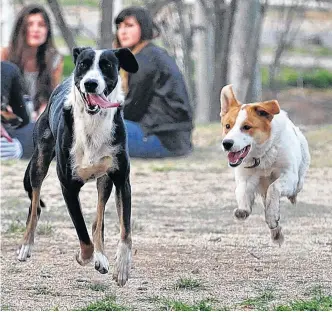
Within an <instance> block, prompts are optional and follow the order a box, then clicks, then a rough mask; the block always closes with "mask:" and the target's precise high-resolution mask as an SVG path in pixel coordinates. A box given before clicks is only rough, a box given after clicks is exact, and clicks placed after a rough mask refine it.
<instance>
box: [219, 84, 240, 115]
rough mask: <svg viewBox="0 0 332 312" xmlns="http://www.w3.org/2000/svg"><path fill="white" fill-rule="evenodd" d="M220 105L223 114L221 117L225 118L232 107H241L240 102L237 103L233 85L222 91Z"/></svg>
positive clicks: (225, 87)
mask: <svg viewBox="0 0 332 312" xmlns="http://www.w3.org/2000/svg"><path fill="white" fill-rule="evenodd" d="M220 104H221V112H220V117H222V116H224V115H225V114H227V112H228V111H229V109H230V108H231V107H232V106H239V105H240V104H239V102H238V101H237V99H236V97H235V95H234V92H233V87H232V85H231V84H230V85H227V86H224V87H223V88H222V89H221V92H220Z"/></svg>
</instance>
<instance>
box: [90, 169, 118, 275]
mask: <svg viewBox="0 0 332 312" xmlns="http://www.w3.org/2000/svg"><path fill="white" fill-rule="evenodd" d="M112 187H113V183H112V181H111V179H110V178H109V176H107V175H104V176H102V177H100V178H98V179H97V190H98V204H97V216H96V220H95V221H94V223H93V226H92V236H93V243H94V245H95V252H94V263H95V269H96V270H97V271H98V272H99V273H101V274H106V273H108V270H109V262H108V259H107V257H106V256H105V254H104V212H105V205H106V203H107V201H108V199H109V197H110V195H111V192H112Z"/></svg>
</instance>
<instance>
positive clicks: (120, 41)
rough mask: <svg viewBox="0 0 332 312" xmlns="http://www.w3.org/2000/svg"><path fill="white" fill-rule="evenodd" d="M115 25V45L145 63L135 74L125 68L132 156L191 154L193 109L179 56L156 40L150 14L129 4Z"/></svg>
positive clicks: (124, 88) (126, 121) (127, 125)
mask: <svg viewBox="0 0 332 312" xmlns="http://www.w3.org/2000/svg"><path fill="white" fill-rule="evenodd" d="M115 24H116V28H117V31H116V42H115V46H116V47H122V48H129V49H130V50H131V51H132V52H133V53H134V54H135V56H136V59H137V62H138V64H139V70H138V72H137V73H135V74H131V73H127V72H124V71H122V70H121V77H122V84H123V90H124V91H125V92H126V99H125V106H124V118H125V123H126V127H127V133H128V145H129V154H130V156H132V157H142V158H158V157H172V156H181V155H186V154H188V153H190V152H191V150H192V143H191V133H192V129H193V124H192V108H191V106H190V103H189V98H188V93H187V90H186V86H185V82H184V79H183V76H182V74H181V72H180V70H179V68H178V66H177V65H176V63H175V61H174V60H173V58H172V57H170V56H169V55H168V54H167V52H166V51H165V50H164V49H162V48H160V47H157V46H156V45H154V44H153V43H152V42H151V40H152V39H153V38H154V37H155V36H154V35H155V32H156V31H157V28H156V26H155V24H154V22H153V20H152V17H151V15H150V13H149V12H148V11H147V10H146V9H144V8H141V7H129V8H126V9H124V10H123V11H122V12H120V13H119V15H118V16H117V17H116V19H115Z"/></svg>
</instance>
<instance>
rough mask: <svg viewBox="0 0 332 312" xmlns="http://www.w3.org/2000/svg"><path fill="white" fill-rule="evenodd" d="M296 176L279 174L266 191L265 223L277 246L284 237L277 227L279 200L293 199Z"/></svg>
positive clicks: (288, 173)
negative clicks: (285, 197)
mask: <svg viewBox="0 0 332 312" xmlns="http://www.w3.org/2000/svg"><path fill="white" fill-rule="evenodd" d="M297 183H298V181H297V176H296V174H294V173H292V172H286V173H283V174H281V176H280V177H279V179H277V180H276V181H274V182H273V183H272V184H271V185H270V186H269V188H268V190H267V196H266V206H265V221H266V223H267V225H268V227H269V228H270V231H271V237H272V240H273V242H275V243H277V244H279V246H280V245H281V244H282V243H283V241H284V236H283V234H282V232H281V227H280V225H279V220H280V198H281V197H282V196H287V197H293V196H294V194H296V188H297Z"/></svg>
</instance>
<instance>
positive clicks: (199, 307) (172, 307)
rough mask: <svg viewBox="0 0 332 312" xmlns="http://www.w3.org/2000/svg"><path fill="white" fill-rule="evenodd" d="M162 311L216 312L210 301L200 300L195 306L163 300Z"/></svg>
mask: <svg viewBox="0 0 332 312" xmlns="http://www.w3.org/2000/svg"><path fill="white" fill-rule="evenodd" d="M160 309H161V310H162V311H213V310H214V311H215V310H220V309H216V308H213V307H212V304H211V300H210V299H204V300H200V301H198V302H196V303H194V304H188V303H185V302H182V301H179V300H172V299H163V300H162V305H161V306H160Z"/></svg>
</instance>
